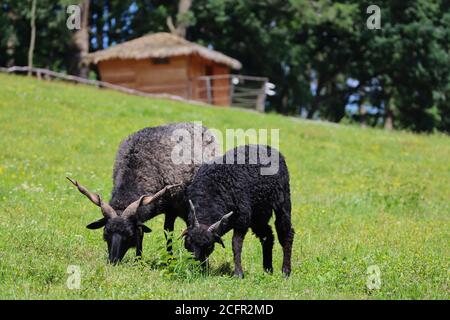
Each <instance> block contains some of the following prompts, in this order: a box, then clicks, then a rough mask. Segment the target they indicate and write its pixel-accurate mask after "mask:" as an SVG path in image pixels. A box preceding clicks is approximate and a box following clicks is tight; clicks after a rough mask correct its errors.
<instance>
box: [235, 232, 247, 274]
mask: <svg viewBox="0 0 450 320" xmlns="http://www.w3.org/2000/svg"><path fill="white" fill-rule="evenodd" d="M244 237H245V233H242V232H239V231H236V230H235V231H234V232H233V255H234V275H235V276H237V277H239V278H241V279H242V278H243V277H244V272H243V271H242V265H241V253H242V244H243V242H244Z"/></svg>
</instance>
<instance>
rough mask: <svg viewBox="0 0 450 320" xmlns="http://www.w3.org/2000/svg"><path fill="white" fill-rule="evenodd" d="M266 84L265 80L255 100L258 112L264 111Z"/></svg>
mask: <svg viewBox="0 0 450 320" xmlns="http://www.w3.org/2000/svg"><path fill="white" fill-rule="evenodd" d="M266 84H267V80H266V81H264V82H263V85H262V87H261V90H259V94H258V98H257V100H256V110H257V111H259V112H264V111H265V104H266Z"/></svg>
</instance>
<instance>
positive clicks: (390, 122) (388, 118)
mask: <svg viewBox="0 0 450 320" xmlns="http://www.w3.org/2000/svg"><path fill="white" fill-rule="evenodd" d="M393 109H394V102H393V98H389V99H388V100H387V102H386V109H385V110H386V114H385V116H384V128H385V129H386V130H392V129H394V113H393V111H392V110H393Z"/></svg>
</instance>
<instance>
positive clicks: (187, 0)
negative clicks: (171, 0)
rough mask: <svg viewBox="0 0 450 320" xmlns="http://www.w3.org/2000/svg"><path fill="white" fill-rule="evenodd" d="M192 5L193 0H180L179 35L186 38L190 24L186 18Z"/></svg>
mask: <svg viewBox="0 0 450 320" xmlns="http://www.w3.org/2000/svg"><path fill="white" fill-rule="evenodd" d="M191 5H192V0H180V1H179V2H178V14H177V29H176V32H177V35H178V36H180V37H182V38H186V30H187V27H188V26H189V21H187V20H186V13H187V12H188V11H189V9H190V8H191Z"/></svg>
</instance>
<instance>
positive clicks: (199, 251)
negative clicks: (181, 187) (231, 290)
mask: <svg viewBox="0 0 450 320" xmlns="http://www.w3.org/2000/svg"><path fill="white" fill-rule="evenodd" d="M227 159H228V161H227ZM217 160H219V161H217ZM218 162H219V164H218ZM220 162H221V163H222V164H220ZM269 167H271V168H272V169H273V168H275V169H274V170H272V172H270V170H269V172H267V169H268V168H269ZM265 171H266V174H263V173H264V172H265ZM267 173H269V174H267ZM187 196H188V198H189V199H190V200H189V201H190V204H191V212H190V214H189V225H190V226H189V227H188V228H187V229H186V230H185V231H184V232H183V234H182V236H185V247H186V249H187V250H189V251H191V252H192V253H193V254H194V257H195V258H196V259H198V260H201V261H205V260H206V258H207V257H208V256H209V255H210V254H211V253H212V252H213V250H214V244H215V243H216V242H217V243H219V244H221V245H222V246H223V247H225V246H224V244H223V241H222V239H221V236H222V235H224V234H225V233H227V232H228V231H230V230H233V241H232V244H233V254H234V263H235V270H234V274H235V275H236V276H238V277H243V271H242V266H241V251H242V244H243V240H244V237H245V234H246V233H247V231H248V229H249V228H251V229H252V231H253V232H254V233H255V235H256V236H257V237H258V238H259V239H260V241H261V244H262V249H263V267H264V269H265V270H266V271H268V272H272V271H273V268H272V248H273V242H274V237H273V233H272V229H271V227H270V226H269V224H268V222H269V219H270V218H271V216H272V210H273V211H274V212H275V218H276V219H275V227H276V230H277V234H278V239H279V242H280V244H281V246H282V247H283V254H284V258H283V267H282V271H283V273H284V274H285V275H286V276H289V275H290V273H291V252H292V243H293V239H294V230H293V229H292V226H291V200H290V189H289V173H288V169H287V166H286V162H285V160H284V157H283V156H282V155H281V154H280V153H279V152H278V151H277V150H276V149H273V148H271V147H268V146H263V145H246V146H242V147H238V148H235V149H232V150H230V151H228V152H227V153H226V154H225V155H224V156H223V157H222V158H221V159H215V160H214V162H213V163H205V164H203V165H202V166H201V167H200V169H199V170H198V172H197V174H196V176H195V177H194V180H193V182H192V184H191V185H190V186H189V187H188V189H187Z"/></svg>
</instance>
